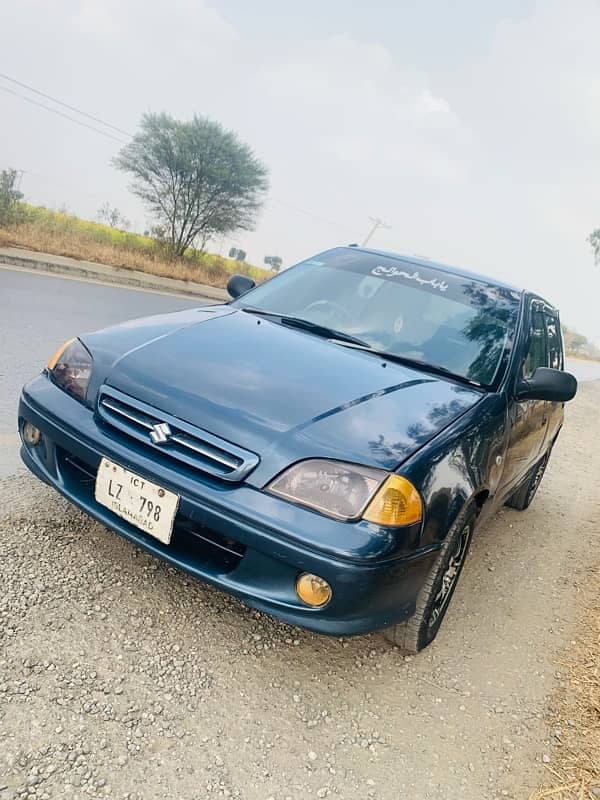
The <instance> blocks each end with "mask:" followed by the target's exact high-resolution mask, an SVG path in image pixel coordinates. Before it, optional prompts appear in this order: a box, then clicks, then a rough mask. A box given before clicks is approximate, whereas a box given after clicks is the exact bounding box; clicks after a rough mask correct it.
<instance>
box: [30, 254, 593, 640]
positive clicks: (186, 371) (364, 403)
mask: <svg viewBox="0 0 600 800" xmlns="http://www.w3.org/2000/svg"><path fill="white" fill-rule="evenodd" d="M228 288H229V290H230V294H231V295H232V296H233V298H234V299H233V300H232V302H230V303H227V304H223V305H213V306H207V307H202V308H196V309H193V310H188V311H181V312H178V313H173V314H165V315H161V316H154V317H149V318H147V319H140V320H134V321H131V322H126V323H124V324H122V325H117V326H115V327H111V328H108V329H106V330H101V331H97V332H94V333H85V334H82V335H81V336H79V337H78V338H76V339H73V340H71V341H69V342H67V343H66V344H64V345H63V346H62V347H60V348H59V349H58V350H57V351H56V353H55V354H54V355H53V356H52V357H51V359H50V361H49V362H48V366H47V368H46V369H45V370H44V371H43V373H42V374H41V375H40V376H39V377H37V378H35V379H34V380H33V381H31V382H30V383H29V384H27V385H26V386H25V387H24V389H23V393H22V397H21V402H20V407H19V420H18V425H19V431H20V434H21V438H22V443H23V447H22V456H23V459H24V461H25V464H26V465H27V466H28V467H29V468H30V469H31V470H32V471H33V472H34V473H35V474H36V475H37V476H38V477H39V478H41V479H42V480H43V481H45V482H46V483H48V484H50V485H51V486H53V487H54V488H55V489H57V490H58V491H59V492H60V493H61V494H62V495H64V496H65V497H66V498H68V499H69V500H70V501H71V502H72V503H74V504H75V505H77V506H78V507H79V508H81V509H83V510H84V511H86V512H87V513H88V514H89V515H90V516H92V517H94V518H95V519H97V520H99V521H100V522H102V523H103V524H104V525H106V526H107V527H109V528H111V529H112V530H113V531H115V532H117V533H119V534H121V535H122V536H124V537H126V538H127V539H130V540H131V541H132V542H134V543H135V544H136V545H138V546H139V547H142V548H145V549H146V550H148V551H150V552H151V553H153V554H155V555H157V556H159V557H160V558H163V559H165V560H166V561H168V562H169V563H171V564H174V565H176V566H178V567H180V568H182V569H184V570H186V571H187V572H189V573H191V574H192V575H194V576H196V577H197V578H199V579H201V580H203V581H207V582H209V583H212V584H214V585H215V586H218V587H219V588H221V589H223V590H225V591H227V592H231V593H232V594H234V595H237V596H238V597H240V598H241V599H242V600H243V601H244V602H246V603H247V604H249V605H251V606H253V607H255V608H257V609H260V610H261V611H266V612H268V613H269V614H273V615H275V616H277V617H280V618H281V619H283V620H286V621H287V622H290V623H293V624H296V625H301V626H305V627H306V628H310V629H312V630H314V631H318V632H320V633H327V634H344V635H345V634H360V633H364V632H367V631H372V630H374V629H380V628H381V629H384V631H385V633H386V635H387V637H388V638H389V639H390V640H391V641H392V642H394V643H395V644H396V645H398V646H399V647H401V648H403V649H404V650H405V651H408V652H416V651H418V650H420V649H421V648H423V647H425V646H426V645H427V644H429V643H430V642H431V641H432V640H433V638H434V637H435V635H436V633H437V631H438V629H439V627H440V624H441V622H442V619H443V617H444V615H445V613H446V611H447V608H448V604H449V602H450V599H451V597H452V594H453V592H454V589H455V587H456V583H457V579H458V577H459V575H460V573H461V570H462V567H463V565H464V562H465V556H466V554H467V551H468V548H469V543H470V541H471V537H472V534H473V530H474V528H475V526H476V525H480V524H481V523H482V522H483V521H484V520H485V518H486V517H488V516H489V515H490V514H491V513H492V512H493V511H494V509H497V508H498V507H499V506H500V505H502V504H504V503H508V504H509V505H511V506H513V507H515V508H518V509H525V508H527V506H528V505H529V504H530V503H531V501H532V499H533V496H534V494H535V492H536V490H537V488H538V486H539V484H540V480H541V478H542V476H543V474H544V470H545V468H546V465H547V463H548V459H549V457H550V454H551V452H552V448H553V446H554V443H555V442H556V438H557V436H558V434H559V432H560V429H561V425H562V423H563V403H564V402H565V401H567V400H570V399H571V398H572V397H573V396H574V395H575V392H576V388H577V384H576V381H575V379H574V378H573V376H571V375H569V374H568V373H566V372H564V371H563V349H562V341H561V331H560V322H559V316H558V312H557V311H556V309H555V308H553V307H552V306H551V305H550V304H549V303H547V302H546V301H545V300H543V299H542V298H541V297H538V296H537V295H535V294H531V293H529V292H526V291H522V290H519V289H515V288H512V287H511V286H508V285H505V284H502V283H499V282H497V281H493V280H489V279H486V278H484V277H481V276H478V275H474V274H471V273H468V272H465V271H463V270H460V269H455V268H451V267H447V266H442V265H439V264H435V263H433V262H429V261H424V260H419V259H415V258H405V257H400V256H395V255H391V254H388V253H380V252H375V251H371V250H366V249H360V248H356V247H340V248H335V249H332V250H329V251H327V252H325V253H322V254H321V255H318V256H316V257H315V258H311V259H309V260H307V261H304V262H302V263H301V264H298V265H297V266H295V267H292V268H290V269H288V270H286V271H284V272H282V273H281V274H279V275H277V276H276V277H273V278H272V279H271V280H269V281H267V282H266V283H263V284H262V285H259V286H254V284H253V282H252V281H251V280H250V279H249V278H247V277H245V276H241V275H237V276H233V277H232V278H231V280H230V282H229V287H228Z"/></svg>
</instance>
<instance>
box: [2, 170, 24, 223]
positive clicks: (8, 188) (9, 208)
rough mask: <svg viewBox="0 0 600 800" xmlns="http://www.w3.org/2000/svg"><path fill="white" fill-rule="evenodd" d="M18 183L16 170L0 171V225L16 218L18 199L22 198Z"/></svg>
mask: <svg viewBox="0 0 600 800" xmlns="http://www.w3.org/2000/svg"><path fill="white" fill-rule="evenodd" d="M18 185H19V171H18V170H16V169H3V170H1V171H0V225H10V224H11V222H14V221H15V219H16V214H17V207H18V203H19V200H22V199H23V193H22V192H20V191H19V189H18Z"/></svg>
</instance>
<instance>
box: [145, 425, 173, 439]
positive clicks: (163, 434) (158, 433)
mask: <svg viewBox="0 0 600 800" xmlns="http://www.w3.org/2000/svg"><path fill="white" fill-rule="evenodd" d="M170 435H171V428H169V426H168V425H167V423H166V422H160V423H159V424H158V425H153V426H152V429H151V431H150V438H151V439H152V444H164V443H165V442H168V441H169V436H170Z"/></svg>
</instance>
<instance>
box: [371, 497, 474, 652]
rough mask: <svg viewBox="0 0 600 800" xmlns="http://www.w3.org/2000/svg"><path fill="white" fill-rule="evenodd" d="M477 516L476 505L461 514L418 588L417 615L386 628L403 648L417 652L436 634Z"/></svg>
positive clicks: (450, 597) (465, 555) (463, 559)
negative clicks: (421, 585)
mask: <svg viewBox="0 0 600 800" xmlns="http://www.w3.org/2000/svg"><path fill="white" fill-rule="evenodd" d="M475 518H476V515H475V511H474V510H473V509H469V510H468V511H466V512H465V513H463V514H461V515H460V517H459V518H458V520H457V521H456V522H455V523H454V525H453V526H452V528H451V529H450V531H449V532H448V535H447V536H446V539H445V541H444V544H443V545H442V549H441V550H440V554H439V556H438V558H437V560H436V562H435V564H434V565H433V566H432V568H431V570H430V572H429V575H428V576H427V578H426V580H425V583H424V584H423V587H422V588H421V591H420V592H419V596H418V598H417V603H416V611H415V613H414V615H413V616H412V617H411V618H410V619H408V620H406V621H405V622H400V623H398V624H397V625H393V626H392V627H390V628H387V629H386V630H385V631H384V636H385V637H386V639H387V640H388V641H390V642H391V643H392V644H394V645H396V646H397V647H399V648H400V649H401V650H402V651H403V652H405V653H418V652H419V650H422V649H423V648H424V647H427V645H428V644H430V643H431V642H432V641H433V640H434V639H435V637H436V636H437V633H438V631H439V629H440V626H441V624H442V620H443V619H444V616H445V615H446V611H447V610H448V606H449V605H450V600H451V599H452V595H453V594H454V590H455V589H456V584H457V583H458V578H459V576H460V573H461V572H462V568H463V566H464V563H465V560H466V557H467V553H468V551H469V545H470V544H471V537H472V535H473V528H474V527H475Z"/></svg>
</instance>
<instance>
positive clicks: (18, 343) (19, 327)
mask: <svg viewBox="0 0 600 800" xmlns="http://www.w3.org/2000/svg"><path fill="white" fill-rule="evenodd" d="M200 302H201V300H195V299H189V298H183V297H176V296H173V295H166V294H158V293H155V292H148V291H142V290H139V289H121V288H118V287H114V286H105V285H102V284H97V283H93V282H90V281H78V280H71V279H67V278H62V277H58V276H57V277H55V276H51V275H40V274H39V273H30V272H25V271H19V270H13V269H6V268H0V477H1V476H3V475H10V474H11V473H13V472H14V471H15V469H16V467H17V466H18V465H19V463H20V460H19V458H18V437H17V434H16V433H15V421H16V414H17V403H18V397H19V391H20V389H21V386H22V385H23V384H24V383H25V382H26V381H27V380H29V379H30V378H33V377H34V376H35V375H37V373H38V372H40V371H41V369H42V368H43V367H44V365H45V363H46V361H47V360H48V358H49V356H50V355H51V354H52V353H53V351H54V350H55V349H56V348H57V347H58V345H60V344H61V343H62V342H63V341H65V339H69V338H71V337H72V336H77V334H79V333H81V332H83V331H90V330H95V329H97V328H102V327H105V326H107V325H113V324H115V323H117V322H122V321H124V320H126V319H132V318H134V317H143V316H146V315H148V314H158V313H163V312H168V311H178V310H179V309H183V308H193V307H194V306H197V305H199V304H200ZM207 302H208V303H210V302H214V301H211V300H207Z"/></svg>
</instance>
